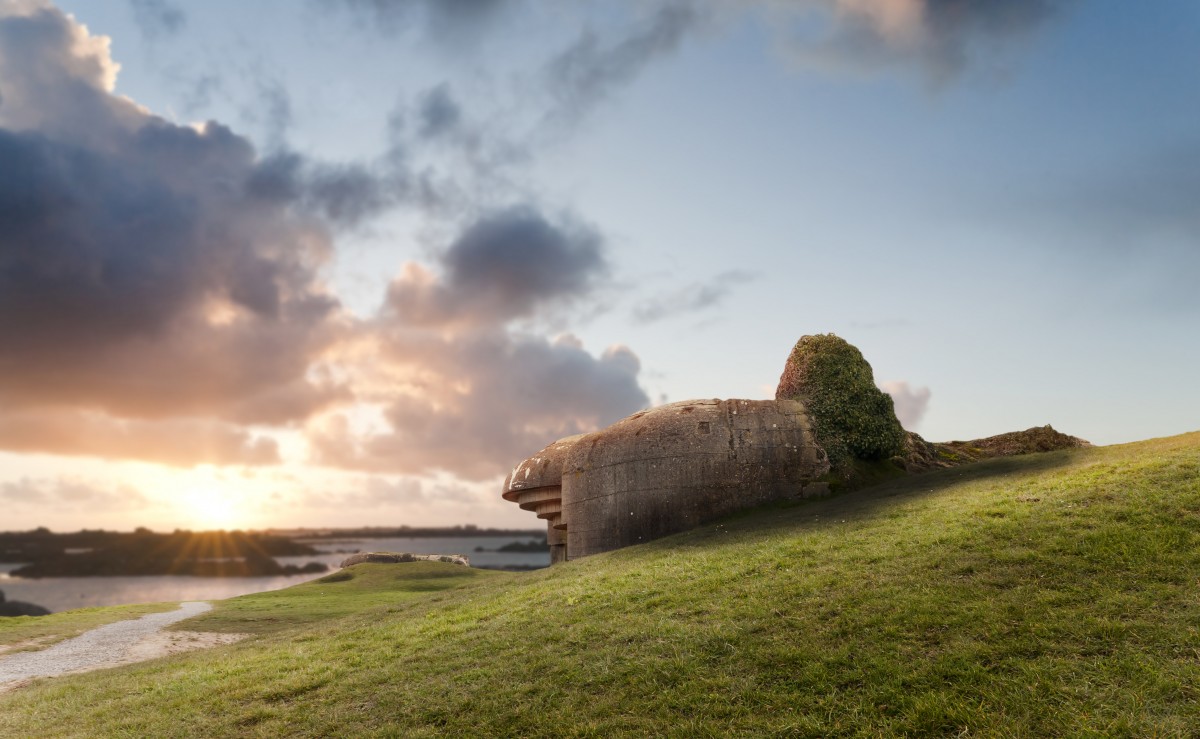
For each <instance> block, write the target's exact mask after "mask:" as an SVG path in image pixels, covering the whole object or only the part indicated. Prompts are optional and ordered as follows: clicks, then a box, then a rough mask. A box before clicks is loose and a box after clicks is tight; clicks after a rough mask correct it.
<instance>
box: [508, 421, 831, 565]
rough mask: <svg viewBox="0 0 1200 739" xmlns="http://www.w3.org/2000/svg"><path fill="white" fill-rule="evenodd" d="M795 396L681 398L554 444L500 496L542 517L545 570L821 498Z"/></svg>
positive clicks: (514, 475) (812, 445) (819, 459)
mask: <svg viewBox="0 0 1200 739" xmlns="http://www.w3.org/2000/svg"><path fill="white" fill-rule="evenodd" d="M828 471H829V461H828V459H827V458H826V456H825V452H824V451H823V450H822V449H821V447H820V446H819V445H818V444H817V442H816V439H815V437H814V435H813V430H812V419H811V418H810V417H809V415H808V413H807V412H806V410H805V408H804V405H803V404H802V403H800V402H798V401H794V400H740V399H738V400H716V399H713V400H689V401H683V402H680V403H671V404H669V405H664V406H660V407H657V408H652V409H650V410H646V411H641V412H639V413H635V414H633V415H632V416H629V417H628V418H625V419H623V420H621V421H618V422H617V423H615V424H613V425H612V426H609V427H608V428H605V429H602V430H600V431H596V432H593V433H590V434H583V435H578V436H571V437H568V438H565V439H560V440H559V441H556V442H554V443H553V444H550V445H549V446H547V447H546V448H545V449H543V450H541V451H539V452H538V453H537V454H535V455H533V456H532V457H530V458H529V459H526V460H525V461H523V462H521V463H520V464H518V465H517V466H516V467H515V468H513V470H512V472H510V473H509V475H508V477H507V478H505V481H504V489H503V493H502V495H503V497H504V499H505V500H509V501H512V502H514V503H516V504H517V505H519V506H520V507H521V508H522V509H524V510H528V511H533V512H534V513H535V515H537V517H538V518H542V519H545V520H546V527H547V528H546V533H547V539H548V541H549V543H550V561H551V563H552V564H554V563H558V562H562V561H565V560H567V559H576V558H579V557H585V556H587V555H590V554H597V553H599V552H606V551H609V550H612V549H618V548H620V547H624V546H629V545H630V544H637V543H639V542H643V541H650V540H651V539H656V538H659V537H661V536H666V535H667V534H671V533H675V532H678V531H685V530H687V529H690V528H693V527H695V526H698V525H701V524H703V523H706V522H708V521H711V520H713V519H716V518H720V517H721V516H725V515H728V514H730V513H733V512H735V511H738V510H742V509H744V508H749V507H753V506H757V505H761V504H763V503H767V502H770V501H772V500H779V499H782V498H788V497H801V496H808V495H819V494H824V493H826V492H828V487H827V486H826V485H824V484H823V483H816V482H814V481H815V480H816V479H817V478H819V477H821V476H822V475H824V474H825V473H827V472H828Z"/></svg>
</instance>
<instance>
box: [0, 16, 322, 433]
mask: <svg viewBox="0 0 1200 739" xmlns="http://www.w3.org/2000/svg"><path fill="white" fill-rule="evenodd" d="M0 68H3V69H4V70H5V73H4V75H3V76H2V77H0V96H2V97H3V100H4V103H3V104H2V105H0V161H3V162H4V163H5V166H4V167H3V168H2V169H0V403H3V404H4V405H5V406H7V407H9V408H26V409H27V408H31V407H37V406H39V405H48V404H53V405H56V406H75V407H82V408H90V409H95V410H97V411H103V412H106V413H109V414H111V415H113V416H114V417H117V418H120V417H140V418H145V417H160V418H161V417H166V416H171V415H194V416H195V415H199V416H204V415H209V416H217V417H224V418H227V419H233V420H238V421H245V422H269V423H275V422H283V421H287V420H294V419H301V418H304V417H306V416H307V415H309V414H310V413H312V412H314V411H315V410H317V409H319V408H320V407H322V406H324V405H326V404H328V403H329V402H332V401H333V400H335V399H338V398H340V397H344V391H342V390H340V389H339V388H336V387H334V386H333V385H332V384H329V383H322V382H319V381H315V380H314V379H313V374H312V365H313V363H314V361H315V360H316V359H317V358H318V357H319V356H320V354H321V353H322V352H323V351H324V349H325V348H326V347H328V346H330V345H331V343H332V342H333V341H334V340H335V338H336V336H337V334H338V331H339V330H340V329H339V325H338V318H337V316H338V304H337V301H336V300H334V299H333V298H332V297H331V296H329V295H328V294H327V293H326V291H325V290H324V288H323V287H322V285H321V283H320V282H319V280H318V278H317V272H318V270H319V269H320V268H321V267H322V265H323V264H324V263H325V262H326V261H327V259H328V258H329V255H330V251H331V241H330V236H329V233H328V229H327V226H326V223H325V222H324V221H322V220H321V219H319V218H318V217H316V216H315V215H313V214H311V213H308V212H305V211H304V210H302V209H301V208H299V207H298V204H300V203H303V202H304V197H306V195H305V196H297V197H293V198H291V199H288V198H275V199H271V198H263V197H258V196H256V194H255V193H254V192H253V189H254V188H253V183H254V182H255V180H256V178H257V177H258V176H259V173H260V170H261V169H262V167H263V166H264V164H263V163H262V162H260V161H259V160H258V159H257V157H256V154H255V151H254V148H253V147H252V146H251V144H250V143H249V142H248V141H246V140H245V139H243V138H241V137H239V136H237V135H236V134H234V133H233V132H232V131H230V130H229V129H228V128H225V127H223V126H221V125H219V124H215V123H209V124H207V125H205V126H202V127H197V128H193V127H185V126H177V125H174V124H172V123H169V122H167V121H165V120H163V119H161V118H158V117H155V116H153V115H151V114H149V113H147V112H146V111H145V110H144V109H142V108H139V107H138V106H136V105H135V104H133V103H132V102H130V101H129V100H127V99H125V98H121V97H118V96H114V95H113V94H111V92H110V91H111V89H112V86H113V84H114V81H115V74H116V67H115V65H114V64H113V63H112V61H111V60H110V59H109V57H108V50H107V41H106V40H104V39H100V38H96V37H92V36H89V35H88V33H87V32H86V30H85V29H83V27H82V26H79V25H78V24H76V23H75V22H74V21H73V20H71V19H70V18H68V17H67V16H66V15H64V14H63V13H61V12H60V11H58V10H55V9H53V8H50V7H36V8H33V9H32V10H30V11H29V12H28V13H26V14H24V15H13V14H11V13H10V14H4V13H0Z"/></svg>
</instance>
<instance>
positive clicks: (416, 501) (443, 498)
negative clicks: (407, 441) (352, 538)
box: [285, 475, 479, 510]
mask: <svg viewBox="0 0 1200 739" xmlns="http://www.w3.org/2000/svg"><path fill="white" fill-rule="evenodd" d="M285 497H286V496H285ZM478 502H479V496H478V495H476V494H475V493H473V492H471V490H469V489H468V488H467V487H466V486H464V485H459V484H454V483H441V482H438V483H433V484H432V485H431V484H427V483H426V482H424V481H422V480H419V479H416V478H412V477H401V478H386V477H380V476H377V475H369V476H365V477H363V478H362V481H361V484H359V485H357V486H356V487H353V488H352V489H349V490H341V491H337V492H329V491H322V492H316V491H312V490H308V491H305V492H304V493H303V494H302V495H301V496H299V497H298V498H297V499H296V504H297V505H299V506H301V507H306V508H329V509H340V510H348V509H350V510H360V509H364V508H365V509H379V508H392V507H396V506H403V507H405V508H411V506H413V505H431V504H433V505H437V504H442V503H457V504H461V505H471V504H475V503H478Z"/></svg>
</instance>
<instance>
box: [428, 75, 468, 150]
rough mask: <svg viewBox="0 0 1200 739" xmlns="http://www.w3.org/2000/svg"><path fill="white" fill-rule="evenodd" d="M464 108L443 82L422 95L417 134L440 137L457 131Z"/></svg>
mask: <svg viewBox="0 0 1200 739" xmlns="http://www.w3.org/2000/svg"><path fill="white" fill-rule="evenodd" d="M462 117H463V114H462V109H461V108H460V107H459V105H458V102H457V101H456V100H455V99H454V97H453V96H452V95H451V94H450V87H449V85H447V84H446V83H442V84H440V85H438V86H437V87H434V88H432V89H430V90H427V91H426V92H425V93H424V94H423V95H421V98H420V100H419V101H418V105H417V120H418V121H419V123H420V127H419V128H418V130H417V134H418V135H419V136H420V137H421V138H424V139H432V138H438V137H440V136H445V135H447V134H449V133H453V132H454V131H456V130H457V129H458V128H459V126H460V125H461V123H462Z"/></svg>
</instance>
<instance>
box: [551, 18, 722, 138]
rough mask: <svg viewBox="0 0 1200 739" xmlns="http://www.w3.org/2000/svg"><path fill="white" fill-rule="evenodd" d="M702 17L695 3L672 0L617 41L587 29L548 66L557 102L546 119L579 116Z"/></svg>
mask: <svg viewBox="0 0 1200 739" xmlns="http://www.w3.org/2000/svg"><path fill="white" fill-rule="evenodd" d="M701 18H702V15H701V13H700V11H698V10H697V6H696V5H695V4H693V3H685V2H671V3H667V4H664V5H662V6H661V7H659V8H658V9H657V10H656V11H655V12H654V13H653V14H652V15H650V16H649V18H648V19H646V20H645V21H643V22H642V23H641V24H640V25H638V26H637V27H636V28H635V29H634V30H632V31H631V32H629V33H627V34H626V35H624V36H622V37H621V38H619V39H617V40H615V41H613V40H606V39H604V38H602V37H601V36H600V35H599V34H598V33H596V32H595V31H594V30H592V29H586V30H585V31H584V32H583V33H582V34H580V36H579V38H578V39H577V40H576V41H575V42H574V43H573V44H571V45H570V46H569V47H567V48H566V49H564V50H563V51H561V52H560V53H558V54H556V55H555V56H554V57H553V58H551V59H550V61H549V62H548V63H547V64H546V67H545V73H546V80H547V88H548V89H549V91H550V94H551V96H552V97H553V98H554V100H555V106H554V108H553V109H552V110H551V113H550V114H549V115H548V116H547V117H548V118H550V119H552V120H553V119H563V118H565V119H568V120H573V119H576V118H579V117H580V116H581V115H583V114H585V113H586V112H588V111H589V110H590V109H591V108H592V107H594V106H595V105H597V104H598V103H600V102H601V101H603V100H605V99H606V98H608V97H609V96H610V95H611V94H612V93H613V92H614V91H615V90H616V89H618V88H621V87H624V86H626V85H628V84H629V83H630V82H631V81H632V80H634V79H635V78H636V77H637V75H638V74H639V73H640V72H641V71H642V70H643V69H644V68H645V67H646V66H647V65H648V64H650V63H651V62H652V61H654V60H655V59H658V58H659V57H662V56H665V55H668V54H670V53H672V52H674V51H675V49H676V48H678V46H679V44H680V42H681V41H682V40H683V39H684V38H685V36H686V35H687V33H688V32H689V31H691V30H692V29H693V28H694V27H696V26H697V24H698V22H699V21H700V20H701Z"/></svg>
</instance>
